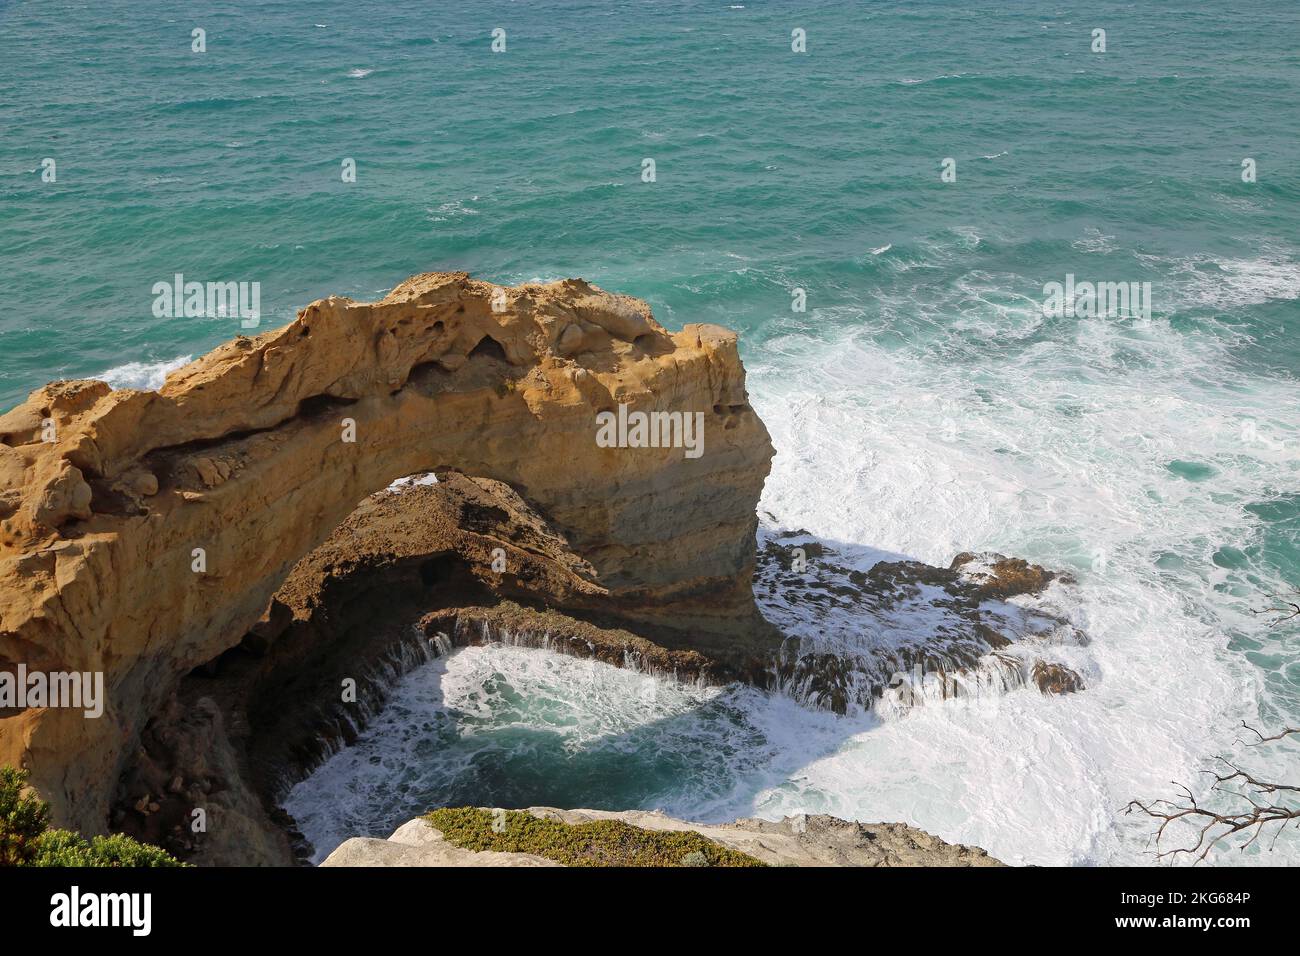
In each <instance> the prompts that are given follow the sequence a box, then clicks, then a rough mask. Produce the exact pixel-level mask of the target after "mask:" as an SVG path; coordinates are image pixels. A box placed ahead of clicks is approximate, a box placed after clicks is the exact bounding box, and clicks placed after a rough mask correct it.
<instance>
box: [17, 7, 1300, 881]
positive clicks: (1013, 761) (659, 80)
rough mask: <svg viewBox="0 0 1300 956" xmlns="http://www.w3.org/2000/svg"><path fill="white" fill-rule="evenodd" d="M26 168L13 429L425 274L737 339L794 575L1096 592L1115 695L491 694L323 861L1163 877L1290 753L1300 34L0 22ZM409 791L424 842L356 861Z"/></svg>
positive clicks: (1010, 11) (913, 11) (404, 732)
mask: <svg viewBox="0 0 1300 956" xmlns="http://www.w3.org/2000/svg"><path fill="white" fill-rule="evenodd" d="M195 28H202V29H204V30H205V31H206V40H207V51H206V52H205V53H195V52H192V51H191V31H192V30H194V29H195ZM495 28H501V29H503V30H505V34H506V50H505V52H503V53H493V52H492V50H491V42H492V36H491V34H492V31H493V29H495ZM796 28H801V29H804V30H806V32H807V50H808V52H807V53H806V54H796V53H793V52H792V51H791V31H792V30H794V29H796ZM1098 28H1100V29H1104V30H1105V31H1106V42H1107V50H1106V52H1105V53H1104V54H1097V53H1093V52H1091V51H1090V44H1091V42H1092V31H1093V30H1094V29H1098ZM0 129H2V130H3V136H0V250H2V251H3V252H2V254H3V266H2V268H0V291H3V300H4V304H5V308H4V309H3V310H2V311H0V408H8V407H10V406H12V405H13V404H16V403H17V402H19V401H20V400H21V399H22V398H23V396H24V395H25V394H26V393H27V392H28V391H29V390H30V389H32V388H34V387H36V386H38V385H40V384H42V383H44V382H45V381H47V380H49V379H52V378H69V377H88V376H100V375H107V377H108V378H109V379H110V381H113V382H114V383H115V384H119V385H135V386H148V385H151V384H153V385H156V384H157V382H158V380H159V378H160V375H161V373H162V372H163V371H165V370H166V369H167V368H170V367H172V366H173V365H174V364H175V363H176V362H178V361H180V360H183V359H184V358H185V357H187V356H193V355H197V354H200V353H202V352H203V351H205V350H207V349H209V348H211V347H212V346H214V345H216V344H217V343H219V342H221V341H223V340H225V339H227V338H230V337H231V336H233V335H235V334H237V333H238V332H239V331H240V329H239V328H238V319H236V318H228V317H212V318H198V319H184V318H181V319H158V318H155V317H154V316H153V315H152V312H151V306H152V303H153V295H152V292H151V288H152V286H153V284H154V283H155V282H158V281H166V280H169V279H170V278H171V277H172V275H173V274H174V273H177V272H183V273H184V274H185V276H186V278H189V279H199V280H204V281H206V280H234V281H249V282H251V281H257V282H260V283H261V289H262V309H263V314H264V317H263V323H264V327H270V326H272V325H276V324H280V323H282V322H284V321H287V320H289V319H290V318H291V317H292V315H293V314H294V312H295V311H296V310H297V309H298V308H300V307H301V306H303V305H304V304H306V303H307V302H309V301H311V300H312V299H314V298H317V297H320V296H324V295H327V294H331V293H337V294H343V295H350V296H353V297H354V298H361V299H364V298H372V297H375V296H378V295H379V294H381V293H382V292H383V291H385V290H387V289H388V288H390V287H391V286H392V285H394V284H395V283H396V282H398V281H400V280H401V279H403V278H405V277H406V276H408V275H410V274H412V273H416V272H421V271H427V270H432V269H439V270H452V269H463V270H467V271H469V272H471V273H473V274H475V275H477V276H480V277H483V278H488V279H492V280H495V281H500V282H505V283H516V282H520V281H528V280H551V279H556V278H561V277H565V276H572V275H577V276H582V277H584V278H587V279H589V280H591V281H593V282H595V283H597V284H599V285H601V286H604V287H606V288H609V289H613V290H618V291H622V292H628V293H631V294H634V295H637V296H640V297H642V298H644V299H646V300H647V301H649V302H650V303H651V305H652V306H653V307H654V310H655V313H656V315H657V317H658V318H659V319H660V321H662V322H663V323H664V324H665V325H668V326H670V327H679V326H680V325H682V324H683V323H686V322H696V321H713V322H718V323H721V324H725V325H728V326H731V327H733V328H736V329H739V330H740V331H741V333H742V350H743V354H744V358H745V360H746V363H747V366H748V368H749V370H750V376H751V384H750V387H751V393H752V397H753V399H754V402H755V405H756V407H757V408H758V410H759V412H760V413H761V414H762V415H763V417H764V420H765V421H766V422H767V423H768V425H769V428H770V429H771V431H772V433H773V437H774V441H775V443H776V445H777V449H778V457H777V460H776V463H775V468H774V471H773V476H772V478H771V480H770V481H769V485H768V488H767V491H766V492H765V496H764V501H763V511H764V523H765V527H770V528H781V527H789V528H795V527H798V528H806V529H808V530H809V531H811V532H813V533H814V534H817V535H820V536H822V537H824V538H826V539H827V540H830V541H834V542H838V543H840V544H842V545H844V546H845V547H846V549H847V550H848V551H849V552H850V553H852V549H853V548H854V547H860V548H862V549H863V551H862V554H863V555H864V556H865V555H866V554H868V553H869V552H868V551H866V550H865V549H867V548H882V549H886V550H889V551H893V552H897V553H902V554H908V555H911V556H914V557H918V558H923V559H925V560H930V561H935V562H943V563H946V562H947V561H948V560H949V559H950V558H951V557H952V555H953V554H954V553H955V552H957V551H960V550H964V549H970V548H986V547H987V548H997V549H1000V550H1003V551H1006V552H1009V553H1015V554H1018V555H1021V556H1023V557H1026V558H1029V559H1031V560H1035V561H1040V562H1043V563H1046V564H1050V565H1052V566H1057V567H1071V568H1073V569H1075V571H1076V572H1077V573H1078V574H1079V576H1080V580H1081V586H1080V596H1079V598H1078V602H1079V603H1078V606H1077V607H1075V608H1073V609H1072V613H1073V614H1074V615H1075V616H1076V617H1077V619H1078V622H1079V623H1080V624H1081V625H1082V626H1084V627H1085V628H1086V629H1087V630H1088V632H1089V633H1090V634H1091V635H1092V636H1093V643H1092V644H1091V645H1090V647H1089V648H1088V649H1087V650H1086V651H1083V652H1080V654H1081V656H1080V658H1079V660H1078V661H1076V664H1077V666H1079V667H1080V668H1081V669H1082V670H1083V671H1084V672H1085V673H1086V675H1087V677H1088V679H1089V690H1088V691H1087V692H1086V693H1084V694H1080V695H1077V696H1075V697H1072V698H1064V699H1050V700H1049V699H1045V698H1039V697H1038V696H1037V695H1036V694H1029V693H1023V694H1012V695H1009V697H1008V700H1007V701H1006V702H1004V705H1003V706H1002V708H1001V709H1000V710H999V712H998V713H997V714H995V715H993V716H989V715H979V716H977V715H972V714H968V713H965V712H962V711H961V710H960V709H956V708H947V709H945V708H942V707H935V708H928V709H925V712H919V713H915V714H912V715H908V716H906V717H904V718H900V719H898V720H893V721H878V720H875V719H868V718H867V717H865V716H859V717H857V718H848V719H843V720H837V719H834V718H829V717H827V716H826V715H813V714H808V713H806V712H803V711H800V710H799V709H798V708H793V707H792V706H789V705H788V702H785V701H780V700H771V699H766V698H761V697H760V696H758V695H755V694H753V693H752V692H748V691H740V690H734V691H730V692H727V693H726V694H724V695H722V696H721V697H718V696H717V695H713V696H710V695H709V694H704V693H702V692H700V693H696V692H693V691H687V690H684V689H680V688H678V689H664V690H663V691H662V692H661V693H659V694H657V695H651V697H653V701H651V702H648V703H644V704H643V705H642V704H637V705H636V706H633V704H631V703H629V701H630V700H632V699H633V698H635V700H637V701H641V700H642V698H643V697H644V696H645V695H640V696H637V695H629V694H627V693H621V692H620V693H611V694H609V695H605V696H600V695H597V696H595V697H592V696H589V695H587V696H584V695H583V694H580V693H578V692H577V691H576V690H575V688H576V687H580V686H581V685H580V684H577V683H575V682H574V681H575V678H574V677H573V675H572V674H570V673H569V672H568V671H567V670H566V667H567V666H568V665H567V664H566V663H564V662H557V661H555V660H550V659H541V658H538V657H536V656H530V655H529V654H527V653H526V652H521V651H506V650H502V651H499V652H491V651H484V652H477V651H476V652H474V653H472V654H471V653H470V652H465V653H463V654H461V655H458V656H457V658H453V660H452V661H450V662H443V663H440V664H438V665H437V666H434V667H432V668H431V669H429V670H427V671H426V672H422V673H420V674H418V675H415V679H414V683H412V684H411V686H410V687H408V688H405V689H404V690H403V696H402V697H401V700H400V701H399V704H397V705H395V707H397V708H399V709H398V710H394V711H393V712H392V713H390V714H389V715H387V718H386V719H391V720H392V721H394V722H395V723H394V724H393V725H392V726H390V727H389V730H390V731H391V732H390V733H388V734H386V735H380V734H373V735H371V736H370V737H368V738H367V739H366V741H363V744H362V745H361V746H360V747H358V748H354V752H352V753H349V754H344V755H340V757H339V758H337V759H336V760H335V761H334V762H332V763H331V764H327V765H326V767H324V768H322V771H321V773H319V774H317V775H316V776H315V777H313V778H312V780H311V781H308V782H307V783H306V784H304V786H303V787H300V788H299V791H297V792H296V795H295V797H294V800H295V801H296V803H294V804H293V808H294V809H295V811H296V812H298V813H299V814H300V818H302V819H305V820H307V821H309V822H308V823H307V824H306V829H307V830H308V833H309V835H313V836H314V838H315V839H316V840H317V843H318V845H325V844H328V843H329V842H330V841H331V840H334V841H335V842H337V838H341V836H345V835H347V834H348V833H350V832H361V831H374V832H381V831H382V830H383V829H384V827H386V826H388V825H389V824H392V823H394V822H400V820H401V819H405V817H401V816H398V815H397V814H400V813H402V812H406V811H408V810H410V809H411V808H412V807H416V808H418V806H419V805H420V804H421V803H422V802H424V803H429V802H438V801H440V800H451V799H453V798H455V799H460V800H461V802H465V801H477V802H488V803H491V802H496V803H500V804H502V805H518V804H521V803H530V802H531V803H538V802H554V803H566V804H571V805H572V804H587V805H600V806H620V807H621V806H632V805H636V806H658V807H663V808H665V809H668V810H671V811H673V812H676V813H678V814H681V815H688V816H689V815H694V816H699V817H710V818H717V819H721V818H724V817H729V816H734V815H737V814H749V813H760V814H763V815H769V816H771V815H779V814H780V813H786V812H794V811H796V810H801V809H802V810H809V811H818V810H822V811H829V812H835V813H839V814H840V815H843V816H856V817H859V818H862V819H885V818H888V819H907V820H909V821H910V822H913V823H917V824H919V825H922V826H925V827H927V828H929V829H931V830H933V831H935V832H937V833H939V834H940V835H941V836H944V837H946V838H949V839H961V840H965V841H968V842H976V843H980V844H981V845H984V846H986V847H988V848H989V849H990V850H991V851H993V852H994V853H996V854H998V855H1001V856H1003V857H1004V858H1006V859H1008V860H1011V861H1016V862H1040V863H1041V862H1068V863H1097V862H1129V861H1133V860H1137V859H1142V858H1143V857H1142V854H1143V853H1144V852H1145V850H1144V841H1145V838H1146V835H1147V831H1148V829H1149V828H1145V827H1144V826H1143V825H1141V824H1140V822H1138V821H1134V820H1133V819H1132V818H1126V817H1124V816H1123V815H1122V814H1121V813H1120V812H1119V811H1120V808H1122V806H1123V804H1124V803H1125V802H1126V801H1127V800H1128V799H1129V798H1131V797H1134V796H1144V797H1146V796H1163V795H1166V793H1167V792H1168V789H1169V781H1170V780H1180V781H1188V782H1194V780H1195V779H1196V778H1197V775H1198V771H1199V770H1200V769H1202V768H1203V767H1204V766H1205V765H1206V764H1205V761H1206V760H1207V759H1208V758H1209V757H1210V756H1211V755H1213V754H1215V753H1219V752H1223V751H1224V750H1225V748H1231V747H1232V746H1233V741H1234V731H1233V728H1234V727H1235V726H1237V725H1238V724H1239V722H1240V721H1241V720H1248V721H1251V722H1252V723H1258V724H1260V725H1261V726H1266V727H1277V726H1280V725H1282V724H1284V723H1287V722H1290V723H1291V724H1293V725H1294V724H1295V723H1296V721H1297V720H1300V628H1297V627H1296V626H1295V625H1294V622H1292V624H1290V625H1281V626H1279V627H1277V628H1272V629H1270V628H1268V627H1267V626H1266V622H1265V621H1264V620H1261V619H1260V618H1258V617H1256V616H1252V615H1251V614H1250V613H1249V610H1250V608H1252V607H1259V606H1261V605H1262V604H1264V603H1267V596H1268V594H1269V593H1273V592H1282V591H1285V590H1288V589H1294V588H1297V587H1300V429H1298V428H1297V424H1298V423H1300V381H1298V377H1300V302H1298V300H1300V175H1298V174H1297V162H1298V161H1300V157H1298V156H1297V142H1298V138H1297V137H1298V136H1300V8H1297V7H1296V5H1295V4H1293V3H1288V2H1282V0H1272V2H1264V0H1246V2H1243V3H1236V4H1232V5H1204V4H1188V3H1165V2H1150V3H1114V2H1102V3H1083V4H1068V3H1059V4H1043V3H1034V2H1028V0H1025V2H978V0H977V2H963V3H955V2H937V0H936V2H916V3H884V2H881V3H873V2H863V3H854V4H849V3H843V2H835V3H832V2H804V3H799V4H779V3H767V2H745V3H743V4H741V3H736V4H727V3H685V2H660V3H632V2H602V3H595V2H566V0H555V2H535V3H527V4H523V3H498V2H482V3H475V2H469V3H458V4H444V3H408V4H391V5H390V4H355V3H342V2H320V3H313V4H301V3H292V2H263V0H252V2H244V3H214V4H208V3H201V2H199V3H191V4H186V5H184V6H181V5H176V4H157V3H149V2H120V0H109V2H102V3H93V4H90V3H85V4H74V3H59V2H46V3H29V2H0ZM349 157H350V158H352V159H354V160H355V161H356V164H357V181H356V182H355V183H345V182H343V181H341V177H340V164H341V162H342V161H343V160H344V159H345V158H349ZM945 157H951V158H953V159H955V160H956V172H957V178H956V181H955V182H951V183H944V182H941V180H940V164H941V161H942V160H943V159H944V158H945ZM45 158H52V159H54V160H55V162H56V164H57V167H56V168H57V180H56V181H55V182H52V183H51V182H43V181H42V175H41V173H42V160H44V159H45ZM647 158H649V159H653V160H654V161H655V165H656V181H655V182H653V183H646V182H642V180H641V170H642V161H643V160H644V159H647ZM1246 158H1251V159H1253V160H1255V163H1256V168H1257V177H1258V178H1257V181H1256V182H1254V183H1246V182H1243V181H1242V177H1241V172H1242V161H1243V159H1246ZM1068 274H1073V275H1075V276H1076V277H1077V278H1078V279H1080V280H1084V279H1088V280H1102V281H1116V282H1150V283H1151V284H1152V300H1153V308H1152V313H1151V316H1150V319H1149V320H1142V319H1140V318H1133V317H1128V316H1121V317H1117V318H1108V319H1091V318H1068V319H1067V318H1047V317H1044V316H1043V314H1042V310H1041V308H1040V305H1041V302H1042V299H1043V286H1044V284H1045V283H1047V282H1052V281H1060V282H1064V281H1065V278H1066V276H1067V275H1068ZM795 287H799V288H803V289H805V290H806V291H807V297H808V307H807V311H806V312H803V313H799V312H793V311H792V310H791V289H793V288H795ZM863 560H866V558H865V557H863ZM621 679H622V678H613V677H610V678H608V680H609V681H612V682H615V683H614V684H613V685H612V686H615V687H623V685H621V684H617V681H618V680H621ZM628 679H629V680H631V679H632V678H628ZM421 681H422V682H423V683H421ZM623 690H626V688H623ZM407 695H409V697H408V696H407ZM402 707H405V708H406V709H405V710H401V709H400V708H402ZM403 715H404V716H403ZM399 718H400V719H399ZM381 723H382V722H381ZM412 728H415V729H414V730H413V729H412ZM433 741H438V743H437V744H436V745H435V744H434V743H433ZM367 748H368V749H367ZM1252 759H1255V760H1257V761H1260V762H1261V763H1262V764H1263V765H1264V766H1266V767H1267V768H1268V769H1270V770H1272V771H1277V772H1287V771H1296V770H1297V769H1300V758H1298V757H1297V755H1296V751H1295V749H1294V748H1292V749H1289V750H1288V749H1286V748H1279V749H1277V750H1276V751H1275V752H1270V753H1268V754H1258V755H1255V756H1254V757H1253V758H1252ZM313 787H314V788H315V789H313ZM378 791H382V792H397V793H401V794H404V795H406V796H407V798H408V804H409V805H403V806H401V807H398V808H396V809H395V810H394V811H393V814H394V816H393V818H392V819H371V818H368V817H366V816H365V812H364V808H365V807H367V806H373V805H374V801H373V799H372V795H373V794H374V793H375V792H378ZM340 794H352V795H354V796H355V803H354V805H352V806H350V807H349V808H347V809H346V811H344V810H340V809H339V808H340V806H343V804H345V803H346V801H345V800H343V799H342V798H341V797H340ZM406 815H407V816H409V815H410V813H406ZM313 828H314V829H313ZM1288 853H1289V854H1291V857H1290V858H1300V850H1296V849H1294V848H1292V849H1288V847H1287V846H1286V845H1285V844H1282V845H1280V846H1279V849H1278V850H1277V851H1275V857H1274V858H1276V856H1277V855H1278V854H1288ZM1232 858H1233V859H1234V860H1236V859H1245V860H1247V861H1249V860H1251V859H1254V858H1255V857H1254V856H1252V855H1251V854H1247V855H1246V856H1244V857H1242V856H1241V855H1237V854H1234V855H1233V857H1232Z"/></svg>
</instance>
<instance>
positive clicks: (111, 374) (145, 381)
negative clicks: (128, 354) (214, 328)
mask: <svg viewBox="0 0 1300 956" xmlns="http://www.w3.org/2000/svg"><path fill="white" fill-rule="evenodd" d="M193 359H194V356H193V355H182V356H181V357H180V358H174V359H168V360H167V361H165V362H128V363H127V364H125V365H118V366H116V367H114V368H110V369H109V370H108V371H107V372H102V373H100V375H99V376H98V378H99V379H100V380H101V381H104V382H107V383H108V384H109V385H111V386H113V387H114V388H136V389H140V390H141V391H147V392H156V391H158V389H160V388H162V386H163V382H165V381H166V380H167V375H168V373H170V372H174V371H176V369H178V368H180V367H181V366H182V365H188V364H189V363H190V362H191V361H193Z"/></svg>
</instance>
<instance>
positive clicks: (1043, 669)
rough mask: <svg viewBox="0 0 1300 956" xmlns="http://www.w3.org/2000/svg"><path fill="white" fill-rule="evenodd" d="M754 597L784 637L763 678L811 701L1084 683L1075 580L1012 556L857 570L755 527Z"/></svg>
mask: <svg viewBox="0 0 1300 956" xmlns="http://www.w3.org/2000/svg"><path fill="white" fill-rule="evenodd" d="M759 537H760V548H759V560H758V566H757V570H756V574H755V581H754V593H755V596H756V598H757V599H758V603H759V607H760V608H761V610H762V612H763V614H764V616H765V617H766V618H767V619H768V620H770V621H771V622H772V623H773V624H775V625H776V626H778V627H779V628H780V629H781V630H782V632H783V633H784V634H786V635H787V637H788V638H789V640H788V642H787V644H786V645H785V647H784V648H783V651H782V654H781V655H780V659H779V661H778V662H777V664H776V666H775V667H774V669H773V670H774V673H773V675H772V677H771V679H770V683H771V684H773V685H775V686H776V687H778V688H780V689H781V690H783V691H785V692H786V693H789V694H790V695H792V696H794V697H796V698H798V699H799V700H802V701H805V702H807V703H809V704H813V705H819V706H823V707H827V708H830V709H831V710H834V711H836V712H841V713H842V712H844V710H845V709H846V708H848V707H850V706H859V707H864V708H873V709H877V710H881V709H885V710H888V711H893V712H898V711H902V710H907V709H909V708H911V707H912V706H915V705H917V704H920V703H924V702H925V701H927V700H929V701H935V702H941V701H945V700H949V699H951V698H958V697H977V696H981V695H985V694H988V695H993V696H997V695H1001V694H1003V693H1005V692H1007V691H1009V690H1014V689H1016V688H1019V687H1024V686H1027V685H1036V686H1037V687H1038V689H1039V690H1041V691H1042V692H1043V693H1045V694H1048V693H1050V694H1068V693H1072V692H1075V691H1079V690H1082V689H1083V688H1084V679H1083V675H1082V674H1080V673H1079V672H1078V671H1077V670H1075V669H1074V668H1073V667H1072V666H1070V665H1071V662H1072V658H1077V657H1078V656H1079V654H1078V649H1079V648H1082V647H1084V646H1086V645H1087V644H1088V637H1087V635H1086V634H1085V633H1084V632H1083V631H1082V630H1080V629H1079V628H1078V627H1076V626H1075V625H1074V624H1072V623H1071V621H1070V620H1069V616H1068V614H1067V613H1065V609H1064V608H1063V607H1062V606H1061V605H1062V604H1063V603H1068V601H1066V602H1058V601H1057V600H1056V599H1057V598H1062V597H1067V596H1068V593H1069V589H1070V588H1072V587H1073V586H1074V580H1073V579H1072V578H1071V577H1070V576H1069V575H1068V574H1060V573H1057V572H1053V571H1048V570H1045V569H1044V568H1041V567H1039V566H1038V565H1035V564H1030V563H1028V562H1026V561H1024V560H1021V559H1019V558H1008V557H1006V556H1004V555H1001V554H996V553H992V552H989V553H981V554H975V553H971V552H963V553H962V554H959V555H957V556H956V557H955V558H953V560H952V563H951V564H950V565H949V566H948V567H946V568H944V567H937V566H934V565H930V564H925V563H923V562H921V561H909V560H878V557H879V556H878V555H871V556H869V557H867V558H866V559H865V562H864V563H863V564H862V565H861V566H858V567H855V566H853V563H852V562H851V561H850V559H849V558H848V557H846V556H845V555H843V554H841V553H839V552H838V551H837V550H836V549H835V548H833V547H831V546H830V545H828V544H826V543H824V542H821V541H818V540H817V539H815V538H812V536H810V535H809V534H808V533H807V532H803V531H784V532H773V531H768V530H766V529H765V530H763V531H762V532H760V536H759Z"/></svg>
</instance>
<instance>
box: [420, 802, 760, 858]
mask: <svg viewBox="0 0 1300 956" xmlns="http://www.w3.org/2000/svg"><path fill="white" fill-rule="evenodd" d="M425 819H426V820H428V821H429V823H430V824H431V825H432V826H433V827H434V828H436V829H437V830H440V831H441V832H442V835H443V837H444V838H446V840H447V842H448V843H450V844H452V845H453V846H458V847H460V848H462V849H465V850H473V851H475V852H480V851H482V850H496V851H498V852H501V853H532V854H534V855H535V856H542V857H546V858H547V859H548V860H555V861H556V862H557V863H563V864H564V865H565V866H765V865H766V864H765V863H763V862H762V861H761V860H756V859H754V857H752V856H749V855H747V854H745V853H740V852H738V851H736V850H731V849H728V848H727V847H724V846H720V845H718V844H717V843H714V842H713V841H712V840H706V839H705V838H704V837H702V836H700V835H699V834H698V833H691V832H690V831H678V830H643V829H641V828H640V827H634V826H631V825H629V824H627V823H624V822H622V821H621V820H593V821H591V822H589V823H562V822H561V821H559V820H543V819H541V818H540V817H535V816H533V815H532V814H531V813H527V812H524V811H516V810H508V811H506V812H505V813H504V815H501V814H498V815H496V816H494V815H493V813H492V811H490V810H480V809H477V808H475V807H456V808H446V809H442V810H434V811H433V812H432V813H429V814H428V815H427V816H426V817H425ZM494 824H495V826H494Z"/></svg>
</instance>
